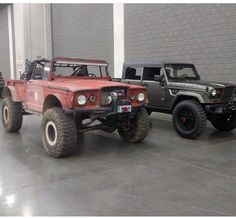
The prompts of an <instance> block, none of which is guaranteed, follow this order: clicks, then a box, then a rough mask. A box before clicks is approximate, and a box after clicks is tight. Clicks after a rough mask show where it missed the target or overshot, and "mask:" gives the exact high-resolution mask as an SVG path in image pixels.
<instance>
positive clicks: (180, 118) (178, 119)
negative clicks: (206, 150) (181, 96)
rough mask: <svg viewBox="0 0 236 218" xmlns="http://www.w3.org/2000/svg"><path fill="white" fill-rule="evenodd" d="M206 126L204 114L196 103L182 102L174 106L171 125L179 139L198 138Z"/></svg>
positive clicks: (202, 109) (192, 101)
mask: <svg viewBox="0 0 236 218" xmlns="http://www.w3.org/2000/svg"><path fill="white" fill-rule="evenodd" d="M206 124H207V117H206V113H205V111H204V108H203V107H202V106H201V105H200V104H199V103H198V102H197V101H194V100H184V101H182V102H180V103H178V104H177V105H176V107H175V109H174V111H173V125H174V128H175V130H176V132H177V133H178V134H179V135H180V136H181V137H183V138H188V139H195V138H197V137H199V136H200V135H201V134H202V133H203V132H204V130H205V129H206Z"/></svg>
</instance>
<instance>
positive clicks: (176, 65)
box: [164, 63, 201, 81]
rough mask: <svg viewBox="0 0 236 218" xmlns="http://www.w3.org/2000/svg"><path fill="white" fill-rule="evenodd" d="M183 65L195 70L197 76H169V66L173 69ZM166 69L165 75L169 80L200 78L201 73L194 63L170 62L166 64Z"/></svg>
mask: <svg viewBox="0 0 236 218" xmlns="http://www.w3.org/2000/svg"><path fill="white" fill-rule="evenodd" d="M178 66H181V67H183V68H184V67H186V68H191V69H192V70H193V73H194V75H195V77H169V76H168V73H167V69H166V68H167V67H170V68H172V69H175V68H176V67H178ZM164 69H165V76H166V78H167V80H168V81H186V80H200V79H201V78H200V75H199V74H198V72H197V69H196V68H195V66H194V65H193V64H178V63H173V64H172V63H168V64H164Z"/></svg>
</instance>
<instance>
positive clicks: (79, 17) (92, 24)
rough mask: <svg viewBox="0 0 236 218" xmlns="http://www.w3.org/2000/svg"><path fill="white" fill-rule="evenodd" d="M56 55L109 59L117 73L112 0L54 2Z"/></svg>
mask: <svg viewBox="0 0 236 218" xmlns="http://www.w3.org/2000/svg"><path fill="white" fill-rule="evenodd" d="M52 34H53V56H69V57H80V58H91V59H93V58H95V59H96V58H97V59H105V60H107V61H108V62H109V64H110V72H111V73H112V74H113V68H114V60H113V56H114V55H113V52H114V49H113V47H114V46H113V43H114V42H113V6H112V4H52Z"/></svg>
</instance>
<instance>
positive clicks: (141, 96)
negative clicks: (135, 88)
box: [138, 93, 145, 102]
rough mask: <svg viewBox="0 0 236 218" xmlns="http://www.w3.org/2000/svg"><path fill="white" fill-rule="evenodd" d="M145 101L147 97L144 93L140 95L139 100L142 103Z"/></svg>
mask: <svg viewBox="0 0 236 218" xmlns="http://www.w3.org/2000/svg"><path fill="white" fill-rule="evenodd" d="M144 99H145V95H144V94H143V93H139V94H138V100H139V101H140V102H141V101H144Z"/></svg>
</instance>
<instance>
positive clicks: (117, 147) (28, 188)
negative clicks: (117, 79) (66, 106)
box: [0, 113, 236, 216]
mask: <svg viewBox="0 0 236 218" xmlns="http://www.w3.org/2000/svg"><path fill="white" fill-rule="evenodd" d="M151 118H152V123H153V128H152V130H151V132H150V134H149V137H148V138H147V139H146V140H145V142H143V143H141V144H126V143H123V142H122V141H121V140H120V138H119V136H118V135H117V134H116V133H113V134H107V133H104V132H101V131H96V132H93V133H91V132H90V133H86V134H84V137H83V139H81V142H80V145H79V147H80V148H78V151H77V152H76V153H75V154H74V155H73V156H71V157H68V158H64V159H54V158H50V157H48V156H47V154H45V153H44V150H43V147H42V145H41V144H42V143H41V139H40V133H39V131H40V121H41V119H40V118H39V117H35V116H27V117H25V118H24V124H23V127H22V129H21V131H20V133H19V134H9V133H6V132H5V131H4V130H3V128H1V129H0V149H1V152H0V215H25V216H27V215H231V214H233V215H236V207H235V205H236V188H235V187H236V144H235V142H236V132H232V133H220V132H217V131H215V130H214V129H213V127H212V126H210V125H209V126H208V127H207V130H206V132H205V133H204V134H203V135H202V136H201V137H200V138H199V139H197V140H194V141H192V140H186V139H182V138H180V137H179V136H177V134H176V133H175V131H174V129H173V127H172V123H171V117H170V116H169V115H162V114H157V113H156V114H152V115H151Z"/></svg>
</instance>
